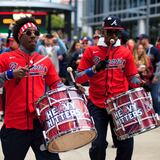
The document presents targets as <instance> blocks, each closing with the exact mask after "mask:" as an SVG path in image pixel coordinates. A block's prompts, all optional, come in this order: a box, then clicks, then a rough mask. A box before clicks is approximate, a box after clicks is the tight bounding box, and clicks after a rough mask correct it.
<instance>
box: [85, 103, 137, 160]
mask: <svg viewBox="0 0 160 160" xmlns="http://www.w3.org/2000/svg"><path fill="white" fill-rule="evenodd" d="M88 109H89V112H90V115H91V116H92V117H93V119H94V122H95V127H96V130H97V138H96V139H95V140H94V141H93V142H92V146H91V148H90V150H89V155H90V159H91V160H105V157H106V148H107V146H108V142H107V141H106V136H107V128H108V124H109V123H110V124H111V127H114V125H113V121H112V118H111V116H110V115H108V114H107V111H106V109H101V108H98V107H96V106H95V105H94V104H93V103H92V102H91V101H88ZM113 134H115V133H113ZM112 137H113V138H115V139H114V141H115V142H116V145H117V146H116V147H117V155H116V158H115V160H131V158H132V153H133V145H134V141H133V138H129V139H126V140H118V139H117V137H116V135H114V136H112Z"/></svg>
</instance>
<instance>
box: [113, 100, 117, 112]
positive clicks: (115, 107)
mask: <svg viewBox="0 0 160 160" xmlns="http://www.w3.org/2000/svg"><path fill="white" fill-rule="evenodd" d="M113 107H114V109H115V111H116V110H117V106H116V103H114V102H113Z"/></svg>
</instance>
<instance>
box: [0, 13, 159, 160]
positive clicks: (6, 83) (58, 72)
mask: <svg viewBox="0 0 160 160" xmlns="http://www.w3.org/2000/svg"><path fill="white" fill-rule="evenodd" d="M10 30H11V32H9V33H11V34H10V35H9V36H8V37H7V38H6V39H5V38H2V37H1V38H0V87H1V91H0V96H1V97H0V105H1V108H0V118H1V120H2V121H3V122H4V123H3V126H2V128H1V132H0V137H1V143H2V151H3V154H4V157H5V159H6V160H11V159H16V160H23V159H24V158H25V156H26V153H27V151H28V149H29V147H32V149H33V151H34V153H35V156H36V159H37V160H45V159H53V160H59V159H60V157H59V155H58V153H50V152H48V151H47V150H43V151H42V150H40V146H41V144H43V141H44V140H43V139H44V137H43V134H42V128H41V125H40V123H39V121H38V119H37V117H36V115H35V107H34V106H35V103H36V101H37V100H38V98H40V97H41V96H42V95H44V94H45V92H46V90H47V89H56V88H59V87H65V86H70V85H73V80H72V79H71V77H70V75H69V73H68V72H67V67H72V69H73V74H74V76H75V82H74V83H76V85H77V86H78V84H82V85H87V86H88V87H89V92H88V93H87V99H88V102H87V107H88V110H89V113H90V115H91V116H92V117H93V119H94V122H95V128H96V130H97V137H96V139H95V140H94V141H93V142H92V145H91V148H90V150H89V156H90V159H91V160H105V158H106V148H107V146H108V142H107V141H106V136H107V128H108V124H110V126H111V131H112V138H113V142H114V146H115V147H116V148H117V155H116V160H131V159H132V154H133V149H134V138H133V137H131V138H127V139H125V140H119V139H118V138H117V137H116V134H115V133H114V131H113V128H114V122H113V118H112V117H111V115H110V114H108V112H107V110H106V107H107V104H106V102H107V100H109V99H110V98H112V97H116V96H117V95H119V94H121V93H124V92H127V91H128V90H129V89H133V88H137V87H143V88H144V89H145V91H146V92H150V93H151V96H152V100H153V108H154V110H155V112H156V113H157V114H158V115H159V116H160V78H159V77H160V49H159V48H160V47H159V39H157V43H156V44H155V45H153V44H150V39H149V36H148V35H147V34H140V35H138V36H137V37H136V38H135V39H133V38H131V37H130V36H129V33H128V32H127V31H124V28H123V26H122V24H121V21H120V19H119V18H118V17H114V16H108V17H106V18H105V19H104V20H103V22H102V27H101V28H100V29H99V28H97V30H95V32H94V34H93V36H92V37H91V38H89V37H82V38H80V39H78V38H76V39H73V40H72V41H71V42H70V45H68V43H67V44H66V40H64V39H62V37H61V35H59V34H58V33H57V32H53V33H52V34H43V35H41V34H40V31H39V29H38V27H37V24H36V22H35V20H34V18H33V17H25V18H21V19H19V20H18V21H17V22H16V23H15V25H14V27H13V28H11V29H10ZM43 57H44V59H45V60H44V61H42V62H41V59H42V58H43ZM37 61H39V62H40V63H39V64H37V66H34V63H35V62H37ZM46 86H47V87H46ZM46 88H47V89H46ZM78 89H80V90H81V87H78ZM3 115H4V120H3ZM17 150H18V151H19V154H15V153H16V151H17Z"/></svg>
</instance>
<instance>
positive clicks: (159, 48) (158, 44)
mask: <svg viewBox="0 0 160 160" xmlns="http://www.w3.org/2000/svg"><path fill="white" fill-rule="evenodd" d="M156 48H157V49H158V51H159V52H160V37H158V38H157V41H156Z"/></svg>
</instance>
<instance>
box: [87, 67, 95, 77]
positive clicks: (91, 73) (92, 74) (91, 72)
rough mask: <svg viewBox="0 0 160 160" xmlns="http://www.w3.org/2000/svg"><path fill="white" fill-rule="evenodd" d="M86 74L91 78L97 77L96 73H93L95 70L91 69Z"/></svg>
mask: <svg viewBox="0 0 160 160" xmlns="http://www.w3.org/2000/svg"><path fill="white" fill-rule="evenodd" d="M86 74H87V75H88V76H89V77H92V76H94V75H95V72H94V71H93V68H89V69H87V70H86Z"/></svg>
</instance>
